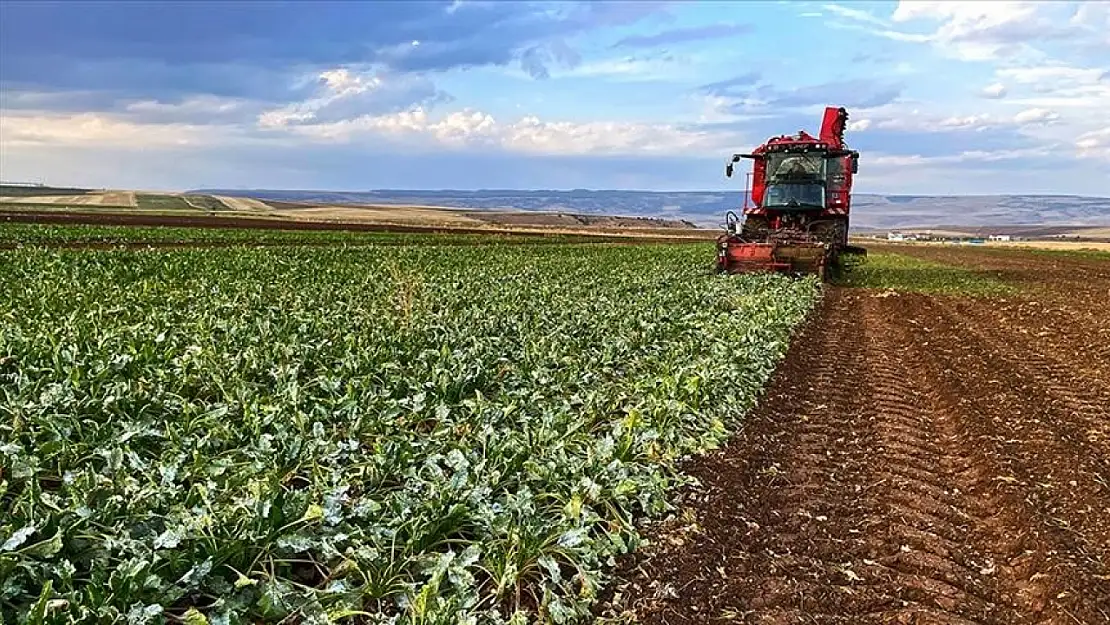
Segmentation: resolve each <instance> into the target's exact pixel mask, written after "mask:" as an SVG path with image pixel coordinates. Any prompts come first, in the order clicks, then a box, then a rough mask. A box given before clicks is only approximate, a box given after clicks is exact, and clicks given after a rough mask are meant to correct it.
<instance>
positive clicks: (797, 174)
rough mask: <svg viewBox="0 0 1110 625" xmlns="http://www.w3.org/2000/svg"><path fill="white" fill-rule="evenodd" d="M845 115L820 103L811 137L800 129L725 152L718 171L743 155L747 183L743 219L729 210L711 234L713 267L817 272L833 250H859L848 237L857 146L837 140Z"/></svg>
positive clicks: (728, 170)
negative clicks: (748, 167) (821, 113)
mask: <svg viewBox="0 0 1110 625" xmlns="http://www.w3.org/2000/svg"><path fill="white" fill-rule="evenodd" d="M847 123H848V111H846V110H845V109H844V108H837V107H832V106H830V107H826V108H825V117H824V119H823V120H822V122H821V135H820V136H819V137H813V136H812V135H810V134H809V133H807V132H805V131H804V130H801V131H798V134H796V135H794V136H788V135H782V136H778V137H772V138H771V139H768V140H767V142H766V143H764V144H763V145H761V146H759V147H757V148H756V149H754V150H752V153H751V154H733V155H732V158H731V159H729V161H728V163H727V165H725V175H726V176H728V177H732V173H733V163H736V162H738V161H739V160H740V159H741V158H750V159H752V161H753V167H752V172H751V173H750V174H749V177H750V181H751V187H750V192H748V193H746V195H745V197H744V209H743V213H744V222H743V224H742V225H740V224H739V219H738V218H737V216H736V213H734V212H733V211H729V212H728V213H727V214H726V215H725V230H726V232H725V234H723V235H721V236H720V237H719V238H718V239H717V270H718V271H720V272H728V273H739V272H743V271H778V272H784V273H794V274H804V273H816V274H817V275H818V276H820V277H821V279H822V280H823V279H824V278H825V275H826V268H827V267H829V266H830V265H832V264H834V263H836V262H837V261H838V260H839V256H840V254H841V253H844V252H851V253H866V252H865V250H863V249H861V248H856V247H851V246H849V245H848V214H849V211H850V208H851V203H852V197H851V192H852V175H853V174H855V173H856V172H857V171H858V169H859V152H855V151H853V150H849V149H848V148H847V146H846V145H845V144H844V128H845V126H846V125H847ZM749 196H750V203H749ZM737 226H740V227H739V228H738V227H737Z"/></svg>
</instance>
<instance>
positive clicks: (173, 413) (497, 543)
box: [0, 229, 818, 623]
mask: <svg viewBox="0 0 1110 625" xmlns="http://www.w3.org/2000/svg"><path fill="white" fill-rule="evenodd" d="M0 232H3V231H0ZM16 232H17V234H18V229H16ZM55 232H56V233H57V232H60V233H61V236H70V234H69V233H67V232H66V231H55ZM295 234H298V235H299V234H305V233H295ZM310 234H314V235H316V234H319V235H325V234H327V235H332V234H333V233H310ZM348 234H350V233H348ZM19 236H23V237H24V238H27V235H26V232H24V233H23V234H22V235H19ZM144 236H146V235H144ZM352 236H357V235H352ZM363 236H367V235H363ZM379 236H381V235H379ZM31 238H33V237H31ZM45 238H48V237H39V238H38V239H35V240H33V241H30V243H31V245H28V246H24V247H19V248H17V249H9V250H0V280H2V281H3V282H4V283H5V284H18V285H21V288H18V289H5V290H3V291H2V292H0V386H3V388H4V392H3V394H0V416H2V418H0V462H2V465H0V467H2V470H3V475H2V477H0V579H3V580H4V583H3V586H2V587H0V616H2V617H3V619H2V620H4V621H5V622H16V618H17V615H24V614H29V613H34V614H41V615H43V619H42V622H48V623H49V622H70V621H86V622H93V621H95V622H110V621H112V620H120V619H126V620H129V621H130V622H157V621H163V620H164V621H167V622H180V621H182V620H183V621H184V622H186V623H202V622H205V619H207V622H212V623H217V622H223V623H227V622H232V623H234V622H254V621H257V620H265V621H277V620H281V619H284V618H291V619H292V620H293V621H298V622H315V623H323V622H329V621H331V622H336V621H344V622H350V621H351V620H352V619H357V620H358V622H379V621H380V622H394V621H392V620H391V619H393V618H394V617H396V618H397V619H398V620H397V621H395V622H398V623H455V622H468V621H466V619H467V618H469V617H473V618H478V619H480V621H479V622H489V623H497V622H511V623H523V622H526V620H527V619H529V618H531V617H530V616H529V615H535V614H537V613H539V614H542V615H543V616H544V618H547V619H550V620H553V621H556V622H571V621H573V620H575V619H576V618H577V617H581V616H584V615H586V614H587V612H588V611H589V610H590V607H591V605H592V604H593V603H594V601H595V599H596V598H597V597H598V596H599V593H601V592H602V590H603V588H604V587H605V586H606V584H607V583H608V582H609V579H610V576H609V571H610V570H611V567H612V566H613V565H614V563H615V558H616V557H618V556H620V555H621V554H624V553H627V552H629V551H630V550H632V549H634V548H635V547H636V546H637V545H638V543H639V531H638V529H637V527H638V526H637V521H638V520H639V519H642V518H646V517H653V516H658V515H660V514H661V513H663V512H664V511H666V510H667V508H668V506H667V503H666V502H667V500H666V494H667V493H668V491H669V490H670V489H671V487H673V486H676V485H678V484H680V483H683V482H684V481H685V478H683V477H682V476H681V474H680V473H678V471H677V469H676V467H677V463H678V462H679V461H680V460H681V459H682V458H684V457H686V456H687V455H689V454H691V453H694V452H699V451H702V450H705V449H708V448H712V447H714V446H716V445H718V444H720V443H721V442H722V441H724V440H725V438H726V437H727V435H728V432H729V431H730V430H731V429H732V428H733V426H735V425H737V424H738V423H739V421H740V420H741V419H742V418H743V415H744V414H745V413H746V412H747V411H748V410H749V409H750V408H751V407H752V406H753V404H754V403H755V401H756V398H757V395H758V393H759V391H760V388H761V386H762V384H763V383H764V381H765V380H766V379H767V378H768V377H769V376H770V375H771V372H772V371H773V369H774V367H775V365H776V363H777V362H778V360H779V359H780V358H781V356H782V355H783V354H784V353H785V351H786V349H787V345H788V342H789V338H790V336H791V333H792V331H793V328H794V327H795V326H796V324H798V323H799V322H800V321H801V320H802V319H803V318H804V317H805V316H806V314H807V312H808V311H809V310H810V309H811V307H812V305H813V304H814V302H815V301H816V299H817V297H818V288H817V285H816V283H815V282H814V281H813V280H812V279H807V280H800V281H794V280H789V279H786V278H782V277H774V276H736V277H720V276H714V275H712V274H711V273H710V272H709V271H708V266H709V264H710V262H711V259H712V249H711V247H709V246H707V245H704V244H699V245H646V244H645V245H622V246H609V245H568V244H553V245H542V246H539V245H502V244H498V242H497V240H496V239H487V242H488V243H489V244H487V245H482V246H446V245H436V244H434V243H431V242H430V241H431V240H430V239H428V240H425V241H423V244H421V245H404V244H399V245H398V244H394V245H390V246H384V245H373V244H370V245H365V246H361V247H334V248H312V247H278V248H265V249H261V248H226V249H196V250H193V249H186V250H169V251H165V250H163V251H128V250H107V251H93V250H59V249H47V248H44V247H40V246H39V245H38V244H39V243H42V242H43V240H44V239H45ZM365 240H370V241H373V239H371V238H369V237H368V239H365ZM365 240H364V241H365ZM451 240H456V238H455V237H452V239H451ZM36 242H37V243H36ZM24 243H27V242H26V241H24ZM394 243H396V241H394ZM48 605H49V606H50V607H48ZM460 619H461V621H460Z"/></svg>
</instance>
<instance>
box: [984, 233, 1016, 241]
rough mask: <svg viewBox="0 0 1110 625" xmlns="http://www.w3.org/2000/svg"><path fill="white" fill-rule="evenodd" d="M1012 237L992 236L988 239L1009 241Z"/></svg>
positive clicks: (1005, 235)
mask: <svg viewBox="0 0 1110 625" xmlns="http://www.w3.org/2000/svg"><path fill="white" fill-rule="evenodd" d="M1011 238H1012V237H1011V236H1010V235H1008V234H992V235H990V236H988V237H987V239H988V240H991V241H1009V240H1010V239H1011Z"/></svg>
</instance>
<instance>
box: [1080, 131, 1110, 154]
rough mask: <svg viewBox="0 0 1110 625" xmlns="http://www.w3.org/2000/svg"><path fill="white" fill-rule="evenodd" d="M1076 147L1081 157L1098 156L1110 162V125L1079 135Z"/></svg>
mask: <svg viewBox="0 0 1110 625" xmlns="http://www.w3.org/2000/svg"><path fill="white" fill-rule="evenodd" d="M1075 148H1076V151H1077V154H1078V156H1080V157H1081V158H1096V159H1101V160H1105V161H1106V162H1108V163H1110V126H1106V127H1105V128H1100V129H1098V130H1092V131H1091V132H1088V133H1084V134H1082V135H1080V136H1079V138H1078V139H1076V141H1075Z"/></svg>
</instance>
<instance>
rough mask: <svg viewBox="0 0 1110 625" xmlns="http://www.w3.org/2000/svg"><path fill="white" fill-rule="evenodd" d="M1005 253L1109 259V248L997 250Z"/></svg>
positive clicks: (1078, 258) (1081, 258)
mask: <svg viewBox="0 0 1110 625" xmlns="http://www.w3.org/2000/svg"><path fill="white" fill-rule="evenodd" d="M999 251H1003V252H1006V253H1020V254H1032V255H1034V256H1048V257H1056V258H1074V259H1076V260H1104V261H1110V250H1096V249H1090V248H1087V249H1067V250H1053V249H1045V248H1037V247H1026V248H1013V249H1006V250H999Z"/></svg>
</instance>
